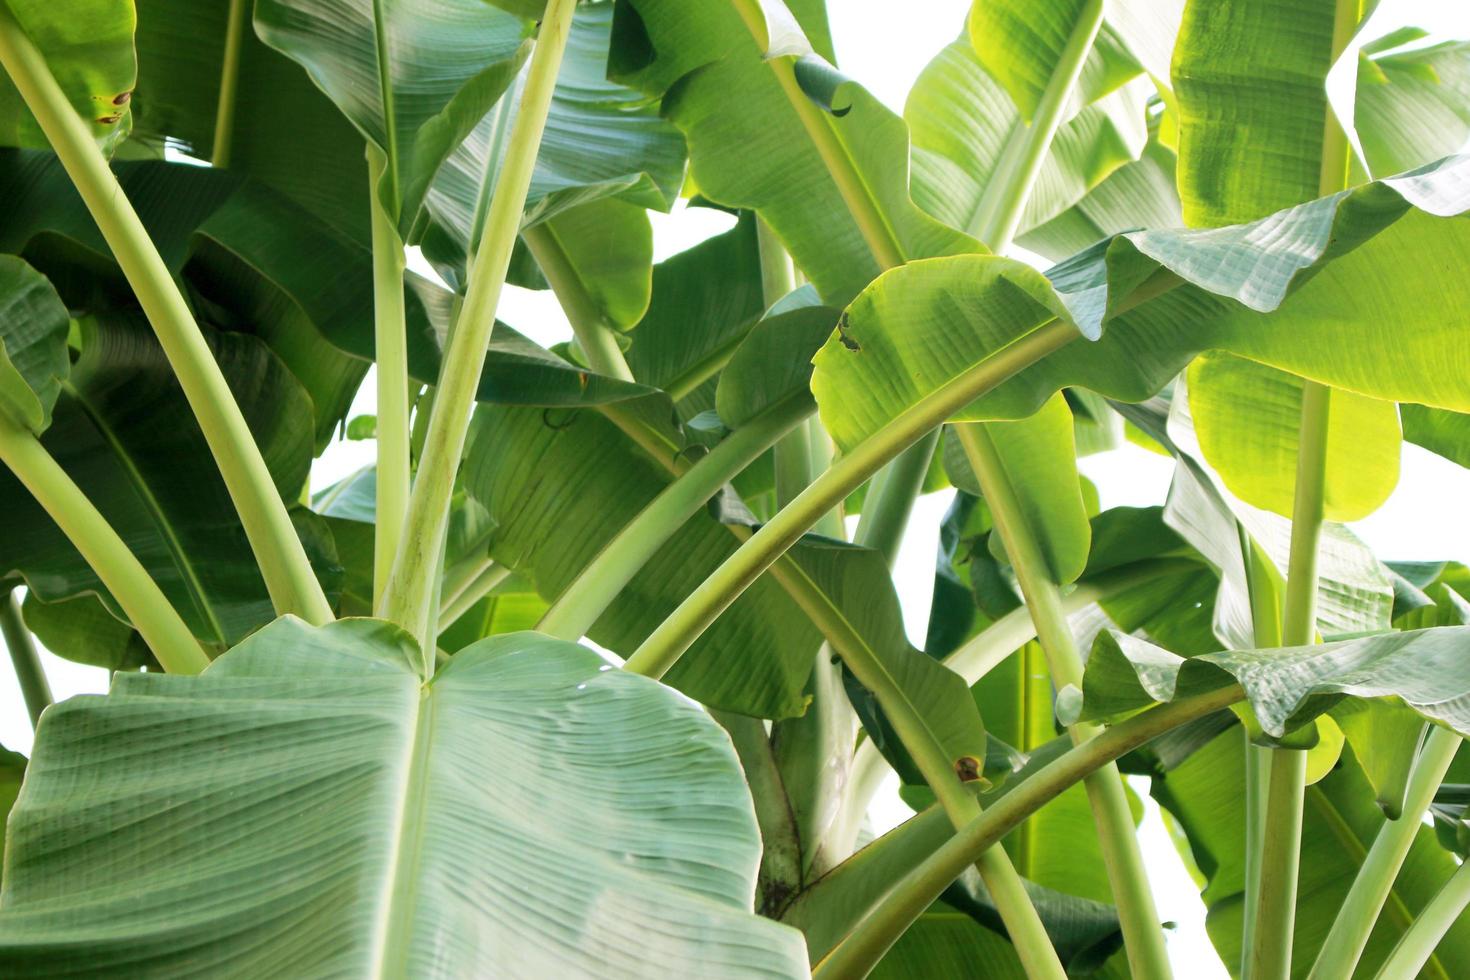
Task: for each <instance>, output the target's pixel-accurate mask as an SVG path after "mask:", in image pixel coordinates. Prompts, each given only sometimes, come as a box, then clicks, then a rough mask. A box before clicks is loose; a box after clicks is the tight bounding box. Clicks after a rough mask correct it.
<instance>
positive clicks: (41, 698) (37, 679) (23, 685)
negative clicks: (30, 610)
mask: <svg viewBox="0 0 1470 980" xmlns="http://www.w3.org/2000/svg"><path fill="white" fill-rule="evenodd" d="M0 633H3V634H4V635H5V646H6V649H8V650H9V651H10V662H11V664H12V665H14V667H15V679H16V681H17V682H18V683H19V684H20V696H21V697H22V698H24V699H25V702H26V711H27V712H29V713H30V716H31V727H32V728H34V727H35V726H36V723H37V722H39V721H40V720H41V712H43V711H45V710H46V708H47V706H48V705H50V704H51V685H50V684H48V683H47V682H46V670H45V668H43V667H42V666H41V654H40V653H39V652H38V651H37V650H36V641H35V639H34V638H33V637H32V636H31V631H30V630H29V629H27V628H26V624H25V620H24V619H22V618H21V615H20V603H18V602H16V601H15V593H14V592H13V591H10V590H7V591H6V593H5V599H4V600H3V601H0Z"/></svg>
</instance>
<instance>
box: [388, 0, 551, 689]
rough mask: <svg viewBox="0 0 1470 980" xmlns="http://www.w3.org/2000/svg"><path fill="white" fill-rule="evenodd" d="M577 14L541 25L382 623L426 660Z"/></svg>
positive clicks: (444, 373) (443, 375) (448, 358)
mask: <svg viewBox="0 0 1470 980" xmlns="http://www.w3.org/2000/svg"><path fill="white" fill-rule="evenodd" d="M575 8H576V2H575V0H548V3H547V5H546V12H545V14H544V16H543V18H542V20H541V27H540V32H539V35H538V39H537V41H536V50H535V52H534V53H533V54H532V55H531V65H530V68H529V70H528V73H527V76H526V86H525V89H524V90H523V91H522V94H521V104H520V109H519V111H518V112H517V113H516V117H515V123H514V125H513V126H512V129H511V139H510V147H509V149H508V150H507V151H506V155H505V161H504V164H503V165H502V167H501V170H500V177H499V179H498V180H497V181H496V185H495V196H494V198H493V199H492V200H491V203H490V211H489V214H488V216H487V218H486V226H485V235H484V237H483V238H482V240H481V242H480V247H479V248H478V249H476V251H475V258H474V262H473V265H472V266H471V268H470V272H469V289H468V291H467V292H466V294H465V299H464V305H463V307H462V308H461V309H460V317H459V321H458V323H457V324H456V326H455V330H454V335H453V337H452V338H451V339H450V342H449V348H448V350H447V351H445V355H444V361H443V366H442V367H441V369H440V374H439V384H438V389H439V390H438V393H437V394H436V395H435V399H434V414H433V416H432V417H431V418H430V420H429V429H428V433H427V435H426V436H425V438H424V455H423V458H422V459H421V460H420V462H419V472H418V476H417V478H416V479H415V480H414V485H413V492H412V494H411V495H410V497H409V505H408V523H407V527H406V530H405V534H404V540H403V546H402V547H400V548H399V550H398V556H397V558H396V559H395V560H394V563H393V571H392V574H391V575H390V576H389V580H388V588H387V590H386V591H385V592H384V593H383V599H382V601H381V602H380V603H379V604H378V610H379V612H380V614H382V615H383V616H385V617H386V618H388V619H391V620H393V621H394V622H397V623H399V624H400V625H402V626H403V627H404V628H406V629H407V630H408V631H409V632H410V633H412V634H413V635H414V636H417V637H418V638H419V640H420V642H421V643H422V645H423V649H424V650H426V651H429V650H432V649H433V637H431V636H428V635H427V632H428V631H429V630H430V628H431V623H432V621H433V620H434V618H435V615H434V614H435V612H436V611H437V593H438V587H437V582H436V581H435V579H436V575H437V572H438V565H439V556H440V554H441V552H442V548H443V543H444V535H445V525H446V523H447V521H448V518H449V498H450V496H451V494H452V493H453V491H454V476H455V473H456V472H457V471H458V469H459V460H460V457H461V456H462V455H463V454H464V444H465V436H466V433H467V431H468V429H469V423H470V410H471V409H472V408H473V406H474V398H475V389H476V388H477V387H478V386H479V384H480V375H481V373H482V371H483V369H484V363H485V357H484V355H485V350H486V348H487V347H488V346H489V343H490V333H491V331H492V330H493V329H494V326H495V307H496V304H497V303H498V302H499V300H500V293H501V290H502V288H503V287H504V285H505V274H506V271H507V270H508V269H509V267H510V256H511V250H512V249H514V247H515V243H516V238H517V236H518V234H519V232H520V223H521V213H522V211H523V210H524V208H525V204H526V192H527V191H528V190H529V189H530V186H531V174H532V171H533V170H534V169H535V165H536V153H537V150H538V149H539V148H540V145H541V133H542V131H543V130H544V129H545V127H546V113H547V110H548V109H549V108H550V106H551V93H552V90H553V88H554V87H555V85H556V74H557V70H558V68H559V67H560V66H561V58H562V52H563V51H564V50H565V48H566V41H567V33H568V31H569V30H570V29H571V23H572V12H573V10H575ZM425 659H426V660H427V661H428V667H427V669H429V670H432V667H433V664H432V657H426V658H425Z"/></svg>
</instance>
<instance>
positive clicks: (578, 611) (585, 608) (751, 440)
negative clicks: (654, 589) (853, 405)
mask: <svg viewBox="0 0 1470 980" xmlns="http://www.w3.org/2000/svg"><path fill="white" fill-rule="evenodd" d="M814 411H816V405H815V403H813V402H812V400H811V397H810V396H809V395H808V394H807V393H806V392H804V391H803V392H796V393H795V394H793V395H791V396H789V397H787V398H786V399H784V400H782V401H780V402H778V403H777V404H775V405H772V406H771V407H770V408H768V409H766V410H765V411H764V412H762V413H761V414H760V415H758V416H757V417H756V418H754V419H751V420H750V422H748V423H747V424H745V425H743V426H741V427H740V428H739V429H736V430H735V431H734V432H732V433H731V434H730V435H728V436H726V437H725V438H724V439H723V440H721V442H720V443H719V444H718V445H717V446H715V447H714V449H712V450H710V451H709V452H708V453H707V454H706V455H705V456H703V457H702V458H701V459H700V460H699V461H698V462H697V463H695V464H694V465H693V466H691V467H690V468H689V469H688V470H686V471H685V472H684V474H683V475H682V476H680V477H679V478H678V479H676V480H675V481H674V482H673V483H671V484H669V485H668V487H666V488H665V489H664V490H663V492H662V493H660V494H659V495H658V496H657V497H655V498H654V499H653V500H652V501H650V502H649V504H648V506H647V507H644V508H643V510H642V511H640V512H639V513H638V516H637V517H635V518H633V520H631V521H629V522H628V524H627V525H626V526H625V527H624V528H623V529H622V530H621V531H619V532H618V534H617V536H616V537H614V538H613V539H612V540H611V541H609V542H608V543H607V545H606V546H604V547H603V549H602V551H600V552H599V553H598V555H597V557H596V558H595V559H593V561H592V563H591V564H589V565H588V566H587V567H586V568H584V569H583V570H582V571H581V573H580V574H579V575H578V576H577V577H576V579H574V580H573V581H572V583H571V584H570V585H568V586H567V587H566V588H565V589H564V590H562V594H561V595H559V596H558V597H557V599H556V601H555V602H553V603H552V604H551V608H550V609H548V610H547V611H546V614H545V615H544V616H542V617H541V622H540V623H538V624H537V626H536V628H537V629H538V630H540V631H541V632H543V633H546V634H548V635H550V636H556V637H560V638H561V639H564V640H577V639H580V638H581V637H582V636H583V635H585V634H586V632H587V631H588V630H589V629H591V628H592V624H593V623H595V622H597V619H598V617H599V616H601V615H602V614H603V612H604V611H606V609H607V607H608V606H609V605H611V604H612V601H613V600H614V599H616V598H617V596H618V593H619V592H621V591H622V590H623V587H624V586H626V585H627V584H628V583H629V582H630V581H632V580H633V577H634V576H635V575H637V574H638V571H639V569H641V568H642V567H643V566H644V565H645V564H646V563H647V562H648V560H649V559H650V558H652V557H653V556H654V554H655V553H656V552H657V551H658V549H659V548H661V547H663V545H664V542H666V541H667V540H668V539H669V537H670V536H671V535H672V534H673V532H674V531H675V530H677V529H678V528H679V527H680V526H682V525H683V524H684V522H685V521H687V520H689V518H691V517H693V516H694V515H695V514H697V513H698V512H699V509H700V508H701V507H703V506H704V505H705V504H707V503H708V502H709V500H710V498H712V497H713V496H714V495H715V494H717V493H719V491H720V488H721V487H723V486H724V485H725V484H726V483H728V482H730V480H732V479H734V478H735V477H736V476H737V475H739V474H740V472H741V471H742V470H744V469H745V468H746V467H747V466H749V465H750V464H751V463H752V462H754V461H755V460H756V459H757V458H758V457H760V455H761V454H762V453H764V452H765V451H766V450H767V449H770V448H771V446H773V445H774V444H775V443H776V442H777V440H779V439H780V438H781V437H782V436H784V435H785V434H786V433H788V432H790V431H791V429H792V428H793V427H795V426H796V425H798V424H799V423H801V422H802V420H804V419H806V418H807V417H808V416H810V415H811V414H812V413H813V412H814Z"/></svg>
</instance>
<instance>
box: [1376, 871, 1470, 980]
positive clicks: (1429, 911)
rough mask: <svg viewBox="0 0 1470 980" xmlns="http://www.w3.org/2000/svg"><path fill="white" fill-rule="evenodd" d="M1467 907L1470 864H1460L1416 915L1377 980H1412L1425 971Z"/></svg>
mask: <svg viewBox="0 0 1470 980" xmlns="http://www.w3.org/2000/svg"><path fill="white" fill-rule="evenodd" d="M1467 906H1470V861H1467V862H1465V863H1464V864H1461V865H1460V866H1459V867H1458V868H1456V869H1455V873H1454V874H1453V875H1451V876H1450V880H1449V881H1447V882H1445V883H1444V887H1443V888H1441V889H1440V890H1439V892H1438V893H1437V894H1436V895H1435V896H1434V898H1432V899H1430V901H1429V904H1428V905H1426V906H1424V908H1423V909H1422V910H1421V911H1420V912H1419V915H1418V917H1417V918H1416V919H1415V920H1414V924H1413V925H1411V926H1409V928H1408V930H1407V931H1405V932H1404V935H1403V937H1402V938H1400V939H1399V942H1398V945H1397V946H1395V947H1394V949H1393V952H1392V953H1390V954H1389V957H1388V959H1387V960H1385V961H1384V963H1383V967H1382V969H1380V970H1379V971H1378V980H1411V978H1413V977H1417V976H1418V975H1419V972H1420V971H1421V970H1423V969H1424V964H1426V963H1428V962H1429V958H1430V957H1431V956H1433V955H1434V948H1435V947H1436V946H1438V945H1439V943H1440V940H1442V939H1443V938H1444V936H1445V933H1447V932H1449V931H1450V927H1451V926H1453V925H1454V924H1455V920H1456V919H1458V918H1459V917H1460V914H1461V913H1462V912H1464V911H1465V908H1466V907H1467Z"/></svg>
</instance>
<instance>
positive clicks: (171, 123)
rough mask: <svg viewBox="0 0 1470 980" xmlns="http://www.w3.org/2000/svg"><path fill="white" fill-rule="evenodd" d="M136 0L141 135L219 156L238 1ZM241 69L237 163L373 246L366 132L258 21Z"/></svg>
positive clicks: (235, 120)
mask: <svg viewBox="0 0 1470 980" xmlns="http://www.w3.org/2000/svg"><path fill="white" fill-rule="evenodd" d="M134 3H135V5H136V6H137V8H138V29H137V36H136V38H135V43H136V45H137V49H138V93H139V94H138V98H137V99H136V104H135V105H134V106H133V115H134V119H135V124H134V130H133V139H134V140H142V141H145V142H147V143H148V144H152V145H161V144H162V143H163V142H164V141H165V139H167V140H171V141H173V142H174V144H175V145H176V146H179V147H180V148H181V149H183V151H184V152H186V153H189V154H191V155H193V156H195V157H197V158H199V159H205V160H212V159H215V157H216V147H215V145H214V139H215V124H216V116H217V113H218V111H219V97H220V91H219V88H220V75H221V70H220V66H221V62H222V61H223V59H224V53H225V34H226V32H227V31H228V29H229V18H230V12H231V6H232V5H231V4H229V3H227V2H224V0H207V2H206V0H134ZM253 6H254V5H253V4H251V5H249V7H248V8H247V10H246V11H245V13H246V16H247V17H248V16H249V12H250V10H251V9H253ZM237 71H238V74H237V76H236V95H235V100H234V107H233V116H232V125H231V137H230V149H229V154H228V156H229V159H228V166H229V169H230V170H232V171H235V172H237V173H240V174H243V175H246V176H249V177H252V178H254V179H256V180H259V181H261V182H262V183H264V184H266V185H267V186H269V187H270V188H271V189H272V190H276V191H279V192H280V193H282V194H284V195H286V197H288V198H289V199H290V200H291V201H292V202H293V203H294V204H296V205H297V206H298V207H304V208H306V209H307V210H308V211H310V212H311V213H312V214H314V215H315V216H317V217H318V218H321V219H322V220H324V221H326V222H327V223H328V224H330V225H332V226H333V227H334V228H336V229H338V230H339V231H342V232H344V233H346V234H348V235H349V236H351V237H352V238H353V239H354V240H355V241H357V242H359V243H361V244H362V245H364V246H366V245H367V244H368V242H369V241H370V237H369V231H368V217H369V211H368V201H369V197H368V173H367V166H366V164H365V163H364V162H363V151H364V145H365V144H364V141H363V138H362V136H361V135H360V134H359V133H358V131H357V130H356V129H354V128H353V127H352V124H351V123H349V122H348V121H347V120H346V119H345V118H344V117H343V115H342V113H340V112H338V111H337V107H336V106H335V105H333V104H332V101H331V99H328V98H327V96H326V95H325V94H323V92H322V90H321V89H320V88H318V87H317V86H316V85H315V84H313V83H312V80H311V78H310V76H308V75H307V73H306V71H305V70H304V69H303V68H302V67H301V66H300V65H298V64H297V63H296V62H294V61H292V60H291V59H290V58H287V57H286V56H285V55H283V54H281V53H280V52H279V51H276V50H275V49H274V48H271V47H269V46H267V45H266V44H264V43H263V42H262V41H261V40H260V39H259V38H258V37H256V34H255V31H254V30H253V29H252V28H251V27H250V25H249V24H246V25H245V30H243V31H241V32H240V48H239V62H238V69H237ZM221 162H222V163H223V162H225V161H221Z"/></svg>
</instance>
